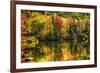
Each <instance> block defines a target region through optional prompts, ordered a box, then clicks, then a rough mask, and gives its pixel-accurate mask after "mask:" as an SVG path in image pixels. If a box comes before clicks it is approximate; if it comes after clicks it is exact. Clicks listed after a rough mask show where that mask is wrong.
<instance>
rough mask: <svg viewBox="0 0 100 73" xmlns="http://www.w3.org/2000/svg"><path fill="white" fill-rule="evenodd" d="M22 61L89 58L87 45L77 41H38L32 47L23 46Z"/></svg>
mask: <svg viewBox="0 0 100 73" xmlns="http://www.w3.org/2000/svg"><path fill="white" fill-rule="evenodd" d="M21 52H22V53H21V54H22V56H21V57H22V58H21V59H22V60H21V62H22V63H24V62H25V63H26V62H48V61H69V60H87V59H89V58H90V57H89V47H84V46H83V44H82V43H80V42H77V41H75V40H74V41H72V42H71V41H70V42H68V41H40V42H39V43H38V44H35V46H34V45H33V47H28V48H24V49H22V51H21Z"/></svg>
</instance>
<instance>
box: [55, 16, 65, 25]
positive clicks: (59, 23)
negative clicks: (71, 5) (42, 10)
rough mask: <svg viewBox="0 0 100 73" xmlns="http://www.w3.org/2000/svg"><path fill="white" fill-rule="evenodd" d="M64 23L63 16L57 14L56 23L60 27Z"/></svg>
mask: <svg viewBox="0 0 100 73" xmlns="http://www.w3.org/2000/svg"><path fill="white" fill-rule="evenodd" d="M62 23H63V20H62V18H61V17H60V16H56V18H55V24H56V25H57V26H58V27H60V26H61V24H62Z"/></svg>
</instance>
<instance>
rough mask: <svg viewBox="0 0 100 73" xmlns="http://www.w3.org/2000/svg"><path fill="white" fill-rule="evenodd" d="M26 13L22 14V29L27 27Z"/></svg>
mask: <svg viewBox="0 0 100 73" xmlns="http://www.w3.org/2000/svg"><path fill="white" fill-rule="evenodd" d="M26 18H27V17H26V15H22V16H21V27H22V31H25V29H26Z"/></svg>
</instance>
